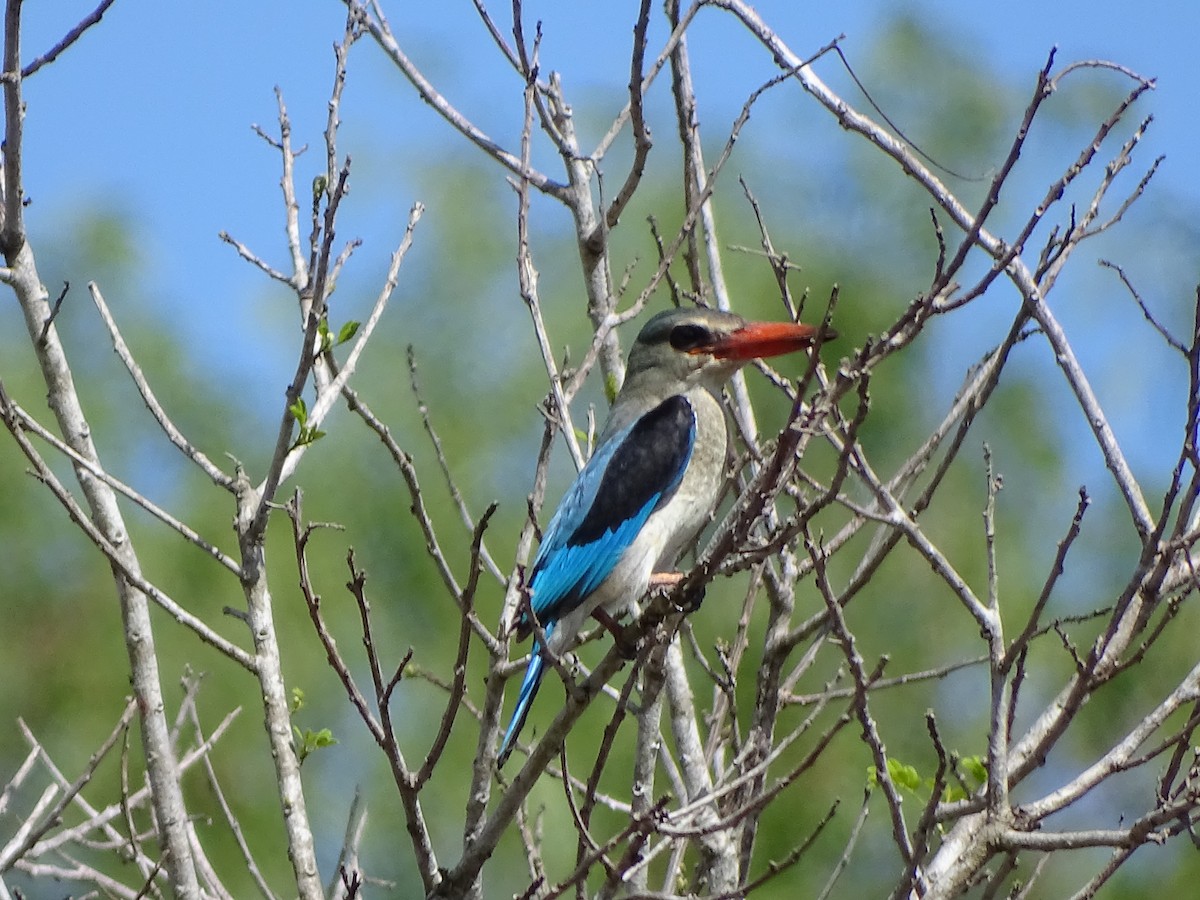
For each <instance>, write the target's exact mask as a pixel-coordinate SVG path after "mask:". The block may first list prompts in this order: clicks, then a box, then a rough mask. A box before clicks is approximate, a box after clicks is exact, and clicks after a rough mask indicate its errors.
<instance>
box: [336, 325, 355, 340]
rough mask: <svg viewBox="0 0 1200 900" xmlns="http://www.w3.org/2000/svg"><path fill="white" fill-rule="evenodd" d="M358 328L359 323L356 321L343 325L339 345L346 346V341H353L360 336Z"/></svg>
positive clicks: (338, 338)
mask: <svg viewBox="0 0 1200 900" xmlns="http://www.w3.org/2000/svg"><path fill="white" fill-rule="evenodd" d="M358 326H359V323H358V322H355V321H349V322H347V323H346V324H345V325H343V326H342V329H341V331H339V332H338V336H337V342H338V343H339V344H344V343H346V341H348V340H351V339H352V338H353V337H354V336H355V335H356V334H358Z"/></svg>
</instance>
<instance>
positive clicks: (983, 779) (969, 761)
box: [962, 756, 988, 784]
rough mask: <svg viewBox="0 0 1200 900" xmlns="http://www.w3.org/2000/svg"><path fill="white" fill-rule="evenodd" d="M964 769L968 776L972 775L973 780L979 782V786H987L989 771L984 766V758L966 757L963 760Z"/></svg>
mask: <svg viewBox="0 0 1200 900" xmlns="http://www.w3.org/2000/svg"><path fill="white" fill-rule="evenodd" d="M962 767H963V769H965V770H966V773H967V774H968V775H970V776H971V777H972V778H974V779H975V781H976V782H978V783H979V784H987V780H988V770H987V766H986V765H984V762H983V757H981V756H967V757H964V758H963V760H962Z"/></svg>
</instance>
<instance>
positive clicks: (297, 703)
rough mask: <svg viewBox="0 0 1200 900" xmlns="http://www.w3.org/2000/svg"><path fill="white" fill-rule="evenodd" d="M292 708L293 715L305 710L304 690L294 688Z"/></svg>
mask: <svg viewBox="0 0 1200 900" xmlns="http://www.w3.org/2000/svg"><path fill="white" fill-rule="evenodd" d="M291 707H292V712H293V713H296V712H299V711H300V710H301V709H303V708H304V689H303V688H298V687H294V688H292V703H291Z"/></svg>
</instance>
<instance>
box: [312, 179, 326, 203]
mask: <svg viewBox="0 0 1200 900" xmlns="http://www.w3.org/2000/svg"><path fill="white" fill-rule="evenodd" d="M328 186H329V179H328V178H326V177H325V176H324V175H318V176H317V177H316V178H314V179H313V203H316V202H317V201H318V200H320V199H321V195H322V194H324V193H325V188H326V187H328Z"/></svg>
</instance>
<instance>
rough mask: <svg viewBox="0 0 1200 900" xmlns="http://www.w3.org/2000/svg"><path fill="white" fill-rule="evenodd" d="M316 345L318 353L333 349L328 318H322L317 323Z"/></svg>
mask: <svg viewBox="0 0 1200 900" xmlns="http://www.w3.org/2000/svg"><path fill="white" fill-rule="evenodd" d="M317 339H318V343H317V346H318V347H319V348H320V349H319V350H318V352H319V353H326V352H327V351H329V350H332V349H333V333H332V332H331V331H330V330H329V320H328V319H322V320H321V321H320V322H318V323H317Z"/></svg>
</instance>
